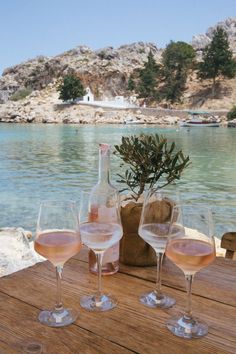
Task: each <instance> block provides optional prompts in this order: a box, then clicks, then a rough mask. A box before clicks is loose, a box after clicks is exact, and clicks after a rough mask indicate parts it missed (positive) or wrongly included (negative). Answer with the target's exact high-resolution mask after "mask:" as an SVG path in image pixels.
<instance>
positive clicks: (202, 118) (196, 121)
mask: <svg viewBox="0 0 236 354" xmlns="http://www.w3.org/2000/svg"><path fill="white" fill-rule="evenodd" d="M189 115H190V119H187V120H182V121H180V123H179V125H180V127H219V126H220V122H219V120H217V119H216V117H214V115H213V114H212V113H209V112H189Z"/></svg>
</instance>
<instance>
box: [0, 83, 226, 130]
mask: <svg viewBox="0 0 236 354" xmlns="http://www.w3.org/2000/svg"><path fill="white" fill-rule="evenodd" d="M213 113H214V115H215V116H216V117H217V118H218V119H220V121H221V122H222V124H226V111H215V112H213ZM187 117H188V113H187V112H186V111H184V110H172V109H161V108H135V109H134V108H132V109H115V108H101V107H94V106H87V105H86V106H85V105H82V104H71V103H70V104H65V103H62V102H61V101H60V100H59V99H58V92H57V91H56V87H55V85H54V84H49V85H48V86H47V88H45V89H43V90H38V91H33V92H32V93H31V94H30V95H29V96H28V97H26V98H25V99H22V100H20V101H16V102H14V101H7V102H6V103H4V104H1V105H0V122H2V123H62V124H68V123H73V124H123V123H124V122H125V121H126V120H135V121H138V122H140V123H144V124H160V125H174V124H178V122H179V120H181V119H186V118H187Z"/></svg>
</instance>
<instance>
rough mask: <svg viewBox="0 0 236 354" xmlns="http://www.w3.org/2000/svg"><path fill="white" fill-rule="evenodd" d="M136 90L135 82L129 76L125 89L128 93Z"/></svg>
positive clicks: (131, 76)
mask: <svg viewBox="0 0 236 354" xmlns="http://www.w3.org/2000/svg"><path fill="white" fill-rule="evenodd" d="M135 88H136V85H135V82H134V78H133V75H132V74H131V75H130V77H129V80H128V85H127V89H128V90H129V91H134V90H135Z"/></svg>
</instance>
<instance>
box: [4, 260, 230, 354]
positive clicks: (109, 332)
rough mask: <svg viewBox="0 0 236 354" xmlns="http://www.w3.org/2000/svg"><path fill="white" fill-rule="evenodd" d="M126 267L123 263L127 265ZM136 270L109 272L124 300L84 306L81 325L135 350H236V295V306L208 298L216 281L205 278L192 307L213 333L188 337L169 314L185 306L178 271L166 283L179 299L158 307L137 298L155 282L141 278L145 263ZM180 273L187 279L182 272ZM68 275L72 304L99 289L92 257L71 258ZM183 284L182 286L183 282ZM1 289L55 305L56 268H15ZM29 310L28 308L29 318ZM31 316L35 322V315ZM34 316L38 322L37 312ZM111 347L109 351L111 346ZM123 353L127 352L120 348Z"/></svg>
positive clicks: (107, 280) (110, 286)
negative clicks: (170, 325)
mask: <svg viewBox="0 0 236 354" xmlns="http://www.w3.org/2000/svg"><path fill="white" fill-rule="evenodd" d="M217 266H218V265H217ZM122 267H123V266H122ZM122 267H121V269H123V268H122ZM217 269H218V268H217ZM233 269H234V268H233ZM150 271H153V272H154V269H151V268H148V269H147V274H148V278H150V277H151V278H153V279H152V281H153V280H154V278H155V276H154V273H153V276H152V275H151V276H150ZM125 272H126V273H129V271H128V269H125ZM132 272H133V271H130V273H129V274H130V275H129V274H128V275H127V274H125V273H124V274H122V273H118V274H116V275H114V276H111V277H104V278H103V284H104V290H106V292H112V293H113V294H114V295H116V296H117V298H118V299H119V306H118V307H117V308H116V309H114V310H112V311H109V312H106V313H101V314H95V313H90V312H87V311H85V310H83V309H80V317H79V319H78V320H77V322H76V326H78V327H79V328H80V329H84V330H88V331H90V332H91V333H94V334H95V335H97V336H99V337H101V339H104V340H106V341H111V342H113V343H117V345H120V346H121V348H122V350H123V348H128V349H129V350H130V351H133V352H137V353H144V354H148V353H155V352H159V353H173V352H174V353H176V354H177V353H181V354H182V353H183V347H184V352H186V353H211V352H215V353H235V347H236V338H235V329H234V327H235V325H234V323H235V315H236V310H235V305H236V304H235V303H234V301H232V302H233V304H232V305H233V306H229V305H225V304H224V303H223V302H224V301H222V303H220V302H215V301H212V300H209V299H207V296H208V292H209V287H211V284H209V278H206V280H205V279H203V280H202V285H201V286H202V289H201V292H204V294H205V295H203V296H204V297H202V296H199V295H198V296H193V310H194V311H195V312H196V314H198V316H199V317H201V318H202V319H203V320H205V321H206V322H207V323H208V324H209V326H210V331H209V335H208V336H207V337H205V338H203V339H201V340H196V341H184V340H182V339H180V338H177V337H175V336H173V335H172V334H170V333H169V332H168V330H167V329H166V325H165V324H166V321H167V319H168V318H169V317H170V316H172V315H173V314H176V313H177V312H179V311H180V310H182V309H183V308H184V306H185V300H186V294H185V292H183V291H181V290H178V289H175V287H174V285H173V284H174V281H173V280H175V275H172V277H171V275H169V276H170V279H169V280H168V281H169V282H170V283H172V282H173V284H172V285H173V288H171V287H164V289H165V291H167V292H168V293H169V294H170V295H171V296H173V297H175V298H176V300H177V305H176V306H175V307H174V308H172V309H169V310H157V309H147V308H146V307H144V306H143V305H141V304H139V301H138V296H139V294H141V293H142V292H145V291H147V290H149V289H152V287H153V286H154V284H153V283H152V282H150V281H148V280H143V279H141V278H139V276H140V272H141V275H142V276H144V275H145V274H146V273H145V272H144V269H143V268H141V269H140V268H139V272H137V270H136V272H137V274H138V276H136V274H134V275H131V273H132ZM134 273H135V272H134ZM228 273H230V272H228ZM180 274H181V273H180ZM212 274H213V273H212ZM209 276H210V274H209ZM181 278H182V280H183V275H182V274H181ZM64 279H65V281H64V285H63V298H64V302H65V304H67V305H69V306H72V307H77V308H79V298H80V296H81V295H82V294H85V293H88V292H91V291H92V290H95V289H96V277H95V276H94V275H91V274H89V273H88V265H87V263H86V262H84V261H79V260H78V259H72V260H70V261H69V262H68V264H66V266H65V274H64ZM210 279H211V278H210ZM198 281H199V280H197V279H196V286H195V288H198V286H199V285H198ZM203 285H204V286H205V289H204V286H203ZM181 288H182V289H183V284H182V286H181ZM0 291H2V292H4V293H6V294H8V295H9V296H11V297H15V298H17V299H19V300H21V301H25V302H26V303H27V304H31V305H32V306H34V307H37V308H39V309H42V308H47V307H50V306H52V305H53V303H54V298H55V275H54V270H53V268H52V267H51V266H50V265H49V264H48V263H47V262H46V263H43V264H38V265H36V266H35V267H32V268H29V269H26V270H24V271H21V272H18V273H15V274H12V275H11V276H8V277H6V278H2V279H0ZM219 296H220V294H219ZM218 301H220V299H218ZM27 306H28V305H27ZM34 311H35V309H34ZM30 315H31V314H26V315H24V318H25V316H26V317H27V316H30ZM31 321H32V322H33V320H32V318H31ZM34 321H35V323H37V321H36V319H35V318H34ZM0 322H1V321H0ZM32 322H30V323H31V327H32V328H33V327H35V326H41V328H45V327H44V326H42V325H40V324H38V323H37V325H35V324H33V323H32ZM74 326H75V325H73V326H70V327H68V330H69V329H70V328H72V327H73V328H74ZM49 330H50V329H49ZM61 330H62V331H63V330H64V329H61ZM56 331H57V330H56ZM82 337H83V336H82ZM101 348H102V347H101ZM173 350H174V351H173ZM101 352H102V351H101ZM58 353H60V352H58ZM62 353H63V352H62ZM107 353H109V352H108V351H107ZM121 353H123V352H122V351H121ZM63 354H64V353H63Z"/></svg>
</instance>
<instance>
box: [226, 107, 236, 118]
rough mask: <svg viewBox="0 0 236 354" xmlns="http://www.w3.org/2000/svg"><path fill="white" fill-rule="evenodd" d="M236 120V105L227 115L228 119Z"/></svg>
mask: <svg viewBox="0 0 236 354" xmlns="http://www.w3.org/2000/svg"><path fill="white" fill-rule="evenodd" d="M235 118H236V106H235V105H234V106H233V107H232V108H231V110H230V111H229V112H228V113H227V119H228V120H233V119H235Z"/></svg>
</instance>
